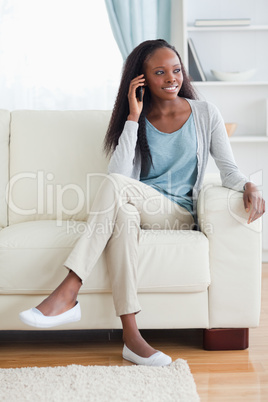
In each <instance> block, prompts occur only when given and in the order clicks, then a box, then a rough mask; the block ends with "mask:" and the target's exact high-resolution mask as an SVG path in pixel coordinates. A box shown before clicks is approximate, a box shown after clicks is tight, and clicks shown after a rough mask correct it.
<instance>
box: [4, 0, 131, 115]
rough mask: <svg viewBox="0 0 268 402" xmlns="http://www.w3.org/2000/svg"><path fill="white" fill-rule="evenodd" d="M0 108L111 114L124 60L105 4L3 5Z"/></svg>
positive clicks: (55, 0) (49, 1)
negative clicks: (86, 111)
mask: <svg viewBox="0 0 268 402" xmlns="http://www.w3.org/2000/svg"><path fill="white" fill-rule="evenodd" d="M0 37H1V43H0V66H1V68H0V108H2V109H8V110H14V109H61V110H63V109H73V110H76V109H111V108H112V107H113V103H114V99H115V96H116V93H117V89H118V85H119V80H120V75H121V69H122V62H123V61H122V57H121V54H120V52H119V49H118V47H117V44H116V42H115V39H114V37H113V34H112V31H111V28H110V23H109V19H108V14H107V11H106V6H105V2H104V0H98V1H96V0H23V1H22V0H6V1H5V0H0Z"/></svg>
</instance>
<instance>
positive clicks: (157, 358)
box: [123, 345, 172, 366]
mask: <svg viewBox="0 0 268 402" xmlns="http://www.w3.org/2000/svg"><path fill="white" fill-rule="evenodd" d="M123 358H124V359H125V360H128V361H130V362H132V363H135V364H139V365H143V366H168V365H169V364H170V363H172V359H171V357H170V356H168V355H165V353H162V352H159V351H157V352H156V353H154V354H153V355H152V356H150V357H140V356H138V355H136V353H134V352H131V350H130V349H129V348H128V347H127V346H126V345H124V348H123Z"/></svg>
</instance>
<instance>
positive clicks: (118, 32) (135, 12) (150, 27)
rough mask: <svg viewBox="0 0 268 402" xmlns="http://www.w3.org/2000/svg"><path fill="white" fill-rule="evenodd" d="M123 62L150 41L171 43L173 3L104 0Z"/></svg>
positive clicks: (163, 0)
mask: <svg viewBox="0 0 268 402" xmlns="http://www.w3.org/2000/svg"><path fill="white" fill-rule="evenodd" d="M105 3H106V7H107V10H108V14H109V19H110V23H111V26H112V30H113V34H114V37H115V39H116V42H117V44H118V47H119V49H120V51H121V54H122V56H123V58H124V59H126V58H127V56H128V54H129V53H130V52H131V51H132V50H133V49H134V47H135V46H137V45H138V44H139V43H141V42H143V41H144V40H147V39H158V38H159V39H160V38H161V39H165V40H167V41H169V40H170V24H171V0H105Z"/></svg>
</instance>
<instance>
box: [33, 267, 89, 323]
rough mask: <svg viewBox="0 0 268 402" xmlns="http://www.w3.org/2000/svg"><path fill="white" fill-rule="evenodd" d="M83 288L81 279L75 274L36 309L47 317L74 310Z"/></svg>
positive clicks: (67, 278)
mask: <svg viewBox="0 0 268 402" xmlns="http://www.w3.org/2000/svg"><path fill="white" fill-rule="evenodd" d="M81 286H82V281H81V279H80V278H79V277H78V276H77V275H76V274H75V273H74V272H73V271H70V273H69V274H68V275H67V277H66V278H65V279H64V280H63V282H62V283H61V284H60V285H59V286H58V287H57V288H56V289H55V290H54V291H53V292H52V293H51V294H50V295H49V296H48V297H47V298H46V299H45V300H43V301H42V302H41V303H40V304H39V305H38V306H37V307H36V308H37V309H38V310H39V311H41V313H43V314H44V315H46V316H55V315H59V314H62V313H64V312H65V311H67V310H70V309H71V308H73V307H74V306H75V304H76V300H77V295H78V292H79V290H80V287H81Z"/></svg>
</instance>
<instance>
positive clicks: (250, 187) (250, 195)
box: [243, 182, 265, 223]
mask: <svg viewBox="0 0 268 402" xmlns="http://www.w3.org/2000/svg"><path fill="white" fill-rule="evenodd" d="M243 200H244V206H245V209H246V212H250V214H249V218H248V223H250V222H253V221H255V220H256V219H258V218H260V217H261V216H262V215H263V214H264V212H265V201H264V199H263V198H262V196H261V194H260V192H259V191H258V189H257V187H256V186H255V184H254V183H251V182H248V183H246V184H245V191H244V194H243Z"/></svg>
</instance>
